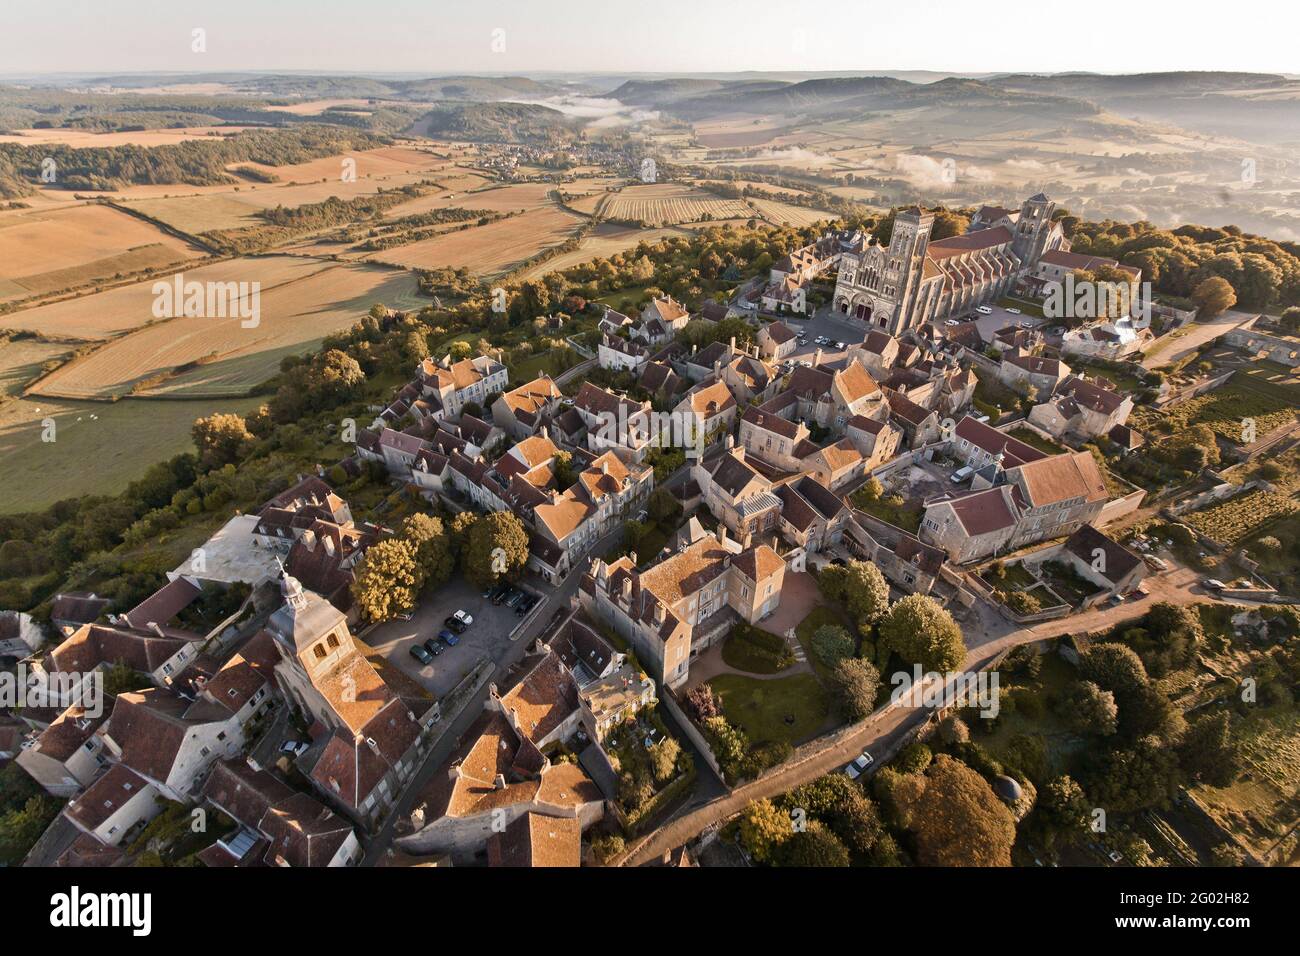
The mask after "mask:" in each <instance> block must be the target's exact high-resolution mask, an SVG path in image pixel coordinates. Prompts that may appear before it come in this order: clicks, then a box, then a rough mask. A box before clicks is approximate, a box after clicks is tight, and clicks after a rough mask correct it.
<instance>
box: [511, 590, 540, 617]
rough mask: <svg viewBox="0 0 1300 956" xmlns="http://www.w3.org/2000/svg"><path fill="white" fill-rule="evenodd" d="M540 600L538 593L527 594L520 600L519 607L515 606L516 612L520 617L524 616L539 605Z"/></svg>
mask: <svg viewBox="0 0 1300 956" xmlns="http://www.w3.org/2000/svg"><path fill="white" fill-rule="evenodd" d="M540 600H541V598H540V597H538V596H537V595H536V594H525V595H524V599H523V600H522V601H520V602H519V605H518V607H516V608H515V613H516V614H518V615H519V616H520V617H523V616H524V615H525V614H527V613H528V612H529V611H531V610H532V609H533V608H535V607H537V602H538V601H540Z"/></svg>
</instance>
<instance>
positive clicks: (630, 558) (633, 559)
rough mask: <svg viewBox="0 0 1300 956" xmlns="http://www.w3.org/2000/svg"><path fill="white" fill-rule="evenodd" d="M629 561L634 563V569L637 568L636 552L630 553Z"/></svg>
mask: <svg viewBox="0 0 1300 956" xmlns="http://www.w3.org/2000/svg"><path fill="white" fill-rule="evenodd" d="M627 559H628V560H629V561H631V562H632V567H636V552H635V551H629V552H628V553H627Z"/></svg>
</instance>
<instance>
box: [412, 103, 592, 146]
mask: <svg viewBox="0 0 1300 956" xmlns="http://www.w3.org/2000/svg"><path fill="white" fill-rule="evenodd" d="M416 126H417V128H422V129H423V130H424V132H425V135H427V136H431V137H434V138H438V137H444V138H447V139H470V140H481V141H484V142H499V143H504V142H511V143H530V142H543V141H546V140H549V139H551V138H553V137H555V136H567V135H569V134H571V133H572V132H573V131H574V129H575V124H574V123H573V121H571V120H570V119H569V118H568V117H566V116H565V115H564V114H563V113H561V112H560V111H559V110H553V109H551V108H550V107H549V106H539V105H537V104H534V103H458V104H449V105H447V106H440V107H438V108H437V109H435V110H431V111H430V112H428V113H426V114H425V115H424V116H423V117H421V118H420V120H419V121H418V122H417V124H416Z"/></svg>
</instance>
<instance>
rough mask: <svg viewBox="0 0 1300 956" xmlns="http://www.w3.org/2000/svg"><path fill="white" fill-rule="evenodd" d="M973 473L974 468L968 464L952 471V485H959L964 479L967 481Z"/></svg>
mask: <svg viewBox="0 0 1300 956" xmlns="http://www.w3.org/2000/svg"><path fill="white" fill-rule="evenodd" d="M973 474H975V469H974V468H972V467H971V466H970V465H963V466H962V467H961V468H958V469H957V470H956V471H954V472H953V473H952V483H953V484H954V485H960V484H961V483H962V482H964V481H969V480H970V476H971V475H973Z"/></svg>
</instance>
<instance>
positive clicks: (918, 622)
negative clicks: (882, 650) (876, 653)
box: [879, 594, 966, 673]
mask: <svg viewBox="0 0 1300 956" xmlns="http://www.w3.org/2000/svg"><path fill="white" fill-rule="evenodd" d="M879 632H880V640H881V641H882V642H883V643H884V645H885V646H886V647H888V648H890V649H892V650H894V651H895V652H896V653H897V654H898V655H899V657H901V658H903V660H905V661H907V662H908V663H909V664H920V665H921V667H922V669H923V670H926V671H935V672H938V673H948V672H953V671H958V670H960V669H961V667H962V665H963V664H964V663H965V661H966V644H965V642H963V641H962V636H961V628H959V627H958V626H957V622H956V621H954V620H953V619H952V615H951V614H949V613H948V612H947V611H945V610H944V609H943V608H942V607H940V606H939V603H938V602H937V601H935V599H934V598H932V597H930V596H929V595H925V594H909V595H907V597H905V598H903V599H902V600H900V601H899V602H898V603H897V604H895V605H894V606H893V607H892V608H890V609H889V613H888V614H886V615H885V617H884V619H883V620H882V621H881V622H880V625H879Z"/></svg>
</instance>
